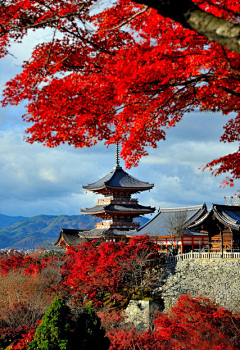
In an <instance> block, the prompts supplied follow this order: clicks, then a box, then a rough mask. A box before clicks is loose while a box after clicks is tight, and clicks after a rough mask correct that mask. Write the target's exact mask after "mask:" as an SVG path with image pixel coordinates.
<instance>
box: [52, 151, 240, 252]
mask: <svg viewBox="0 0 240 350" xmlns="http://www.w3.org/2000/svg"><path fill="white" fill-rule="evenodd" d="M153 186H154V185H153V184H149V183H148V182H143V181H140V180H138V179H136V178H134V177H132V176H131V175H129V174H128V173H127V172H125V171H124V170H123V169H122V167H121V166H120V165H119V150H118V145H117V147H116V165H115V167H114V168H113V170H112V171H110V173H108V174H107V175H105V176H104V177H103V178H101V179H99V180H97V181H95V182H93V183H90V184H88V185H86V186H83V189H84V190H85V191H92V192H94V193H96V194H100V195H102V198H101V199H98V202H97V205H95V206H93V207H91V208H85V209H81V212H82V214H84V215H93V216H95V217H98V218H101V222H99V223H97V224H96V226H95V228H94V229H90V230H81V229H79V230H77V229H64V228H62V229H61V231H60V234H59V238H58V240H57V242H56V243H55V245H56V246H60V247H65V246H67V245H72V246H77V245H79V244H80V243H81V242H84V241H91V240H93V239H100V240H113V241H116V240H120V239H127V237H131V236H136V235H143V234H147V235H149V236H150V237H152V239H153V240H154V241H155V242H156V244H157V245H158V246H159V250H160V251H162V252H164V253H168V252H171V251H173V250H174V251H175V252H178V253H187V252H189V251H194V250H205V251H209V252H218V253H223V252H232V251H239V250H240V201H239V200H238V201H235V202H234V201H233V199H232V197H231V199H232V200H231V205H227V204H226V203H225V205H220V204H212V206H211V208H210V210H209V211H207V207H206V205H205V204H201V205H196V206H189V207H181V208H165V209H164V208H159V210H158V213H157V214H156V215H155V216H154V217H153V218H152V219H151V220H149V221H148V222H147V223H146V224H145V225H143V226H142V227H139V226H140V225H139V223H138V222H136V219H137V218H138V217H139V216H142V215H144V214H151V213H153V212H154V211H155V208H153V207H150V206H143V205H140V204H139V203H138V199H137V198H132V195H134V194H137V193H139V192H142V191H147V190H150V189H151V188H152V187H153ZM178 213H184V215H185V219H184V220H185V221H184V225H183V229H182V232H181V235H176V234H174V232H172V233H171V234H170V232H169V229H168V228H167V225H166V222H167V221H168V219H169V218H170V217H174V215H177V214H178Z"/></svg>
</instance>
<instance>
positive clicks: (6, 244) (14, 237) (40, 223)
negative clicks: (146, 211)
mask: <svg viewBox="0 0 240 350" xmlns="http://www.w3.org/2000/svg"><path fill="white" fill-rule="evenodd" d="M148 220H149V219H147V218H138V219H137V220H136V221H139V222H140V224H141V226H142V225H144V224H145V223H146V222H147V221H148ZM98 221H100V220H99V219H96V218H93V217H92V216H89V215H70V216H69V215H60V216H54V215H38V216H33V217H31V218H27V217H23V216H7V215H3V214H0V249H24V250H26V249H32V248H36V247H41V246H46V245H49V244H53V243H54V242H56V241H57V238H58V236H59V232H60V230H61V228H62V227H63V228H74V229H86V230H87V229H91V228H94V225H95V223H96V222H98Z"/></svg>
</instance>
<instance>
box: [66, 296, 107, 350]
mask: <svg viewBox="0 0 240 350" xmlns="http://www.w3.org/2000/svg"><path fill="white" fill-rule="evenodd" d="M105 333H106V332H105V329H104V328H102V327H101V320H100V318H99V317H98V316H97V314H96V312H95V311H94V308H93V307H92V303H90V302H89V303H88V304H87V306H86V307H85V308H84V310H83V312H82V313H81V314H80V315H79V316H78V319H77V321H76V328H75V331H74V339H73V341H74V344H73V348H72V349H73V350H93V349H96V350H107V349H108V348H109V346H110V341H109V339H108V338H107V337H106V336H105Z"/></svg>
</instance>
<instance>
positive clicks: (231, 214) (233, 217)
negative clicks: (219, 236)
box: [189, 204, 240, 230]
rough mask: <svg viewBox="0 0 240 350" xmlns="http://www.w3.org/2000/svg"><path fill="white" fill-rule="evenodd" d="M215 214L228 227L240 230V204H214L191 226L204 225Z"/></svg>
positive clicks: (192, 227) (193, 227)
mask: <svg viewBox="0 0 240 350" xmlns="http://www.w3.org/2000/svg"><path fill="white" fill-rule="evenodd" d="M212 216H214V217H215V218H216V219H217V220H218V221H220V222H221V223H222V224H223V225H225V226H227V227H231V228H233V229H236V230H240V206H237V205H236V206H235V205H222V204H212V206H211V208H210V210H209V211H208V212H207V213H206V214H205V215H204V216H203V217H201V218H200V219H199V220H197V221H196V222H195V223H194V224H193V225H190V226H189V228H191V229H195V228H198V227H200V226H204V223H205V222H207V221H208V220H209V219H211V217H212Z"/></svg>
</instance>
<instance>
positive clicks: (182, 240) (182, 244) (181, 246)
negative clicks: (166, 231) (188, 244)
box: [181, 237, 183, 254]
mask: <svg viewBox="0 0 240 350" xmlns="http://www.w3.org/2000/svg"><path fill="white" fill-rule="evenodd" d="M181 254H183V237H181Z"/></svg>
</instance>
